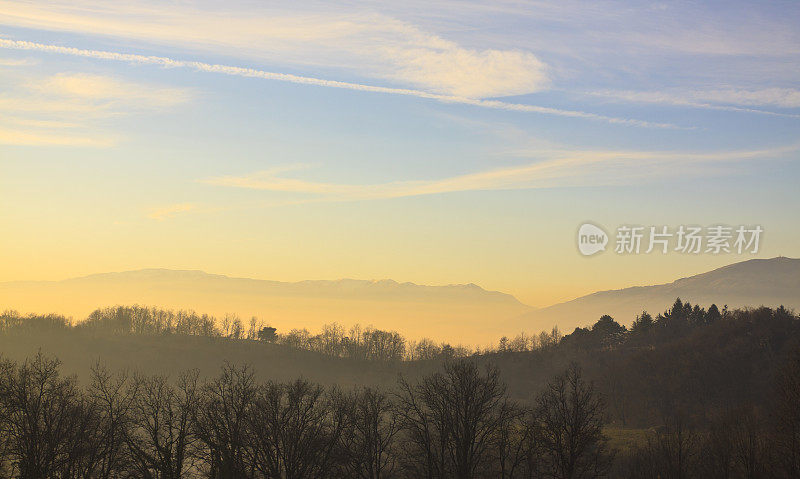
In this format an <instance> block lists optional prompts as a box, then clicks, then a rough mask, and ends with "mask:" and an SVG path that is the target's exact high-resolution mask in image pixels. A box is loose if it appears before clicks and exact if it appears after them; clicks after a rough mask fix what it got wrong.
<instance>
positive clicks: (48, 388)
mask: <svg viewBox="0 0 800 479" xmlns="http://www.w3.org/2000/svg"><path fill="white" fill-rule="evenodd" d="M59 366H60V362H59V361H58V360H57V359H48V358H46V357H44V356H43V355H42V354H41V353H39V354H38V355H37V356H36V357H35V358H34V359H33V360H28V361H25V363H23V364H22V365H21V366H16V365H8V364H6V365H4V366H3V368H2V374H3V378H2V380H0V388H1V389H0V398H2V401H3V410H4V411H5V412H6V415H5V418H4V419H5V427H4V429H5V431H4V432H5V438H6V441H7V449H6V451H7V454H8V458H9V459H10V461H11V462H12V466H13V468H14V469H15V471H14V476H15V477H19V478H21V479H39V478H46V477H74V476H77V475H78V473H79V464H80V462H81V459H82V455H83V453H84V450H83V448H82V447H80V445H81V444H83V442H82V441H84V440H85V438H86V436H87V435H88V433H89V431H88V421H87V409H88V408H87V407H86V403H85V401H84V400H83V398H82V396H81V393H80V390H79V389H78V388H77V386H76V384H75V379H74V378H71V377H70V378H62V377H61V376H60V374H59Z"/></svg>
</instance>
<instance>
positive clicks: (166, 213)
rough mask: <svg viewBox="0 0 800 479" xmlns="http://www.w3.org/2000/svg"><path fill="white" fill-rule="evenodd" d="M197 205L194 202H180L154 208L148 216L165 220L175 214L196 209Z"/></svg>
mask: <svg viewBox="0 0 800 479" xmlns="http://www.w3.org/2000/svg"><path fill="white" fill-rule="evenodd" d="M196 207H197V205H195V204H194V203H178V204H174V205H169V206H164V207H160V208H154V209H152V210H150V212H149V213H148V214H147V217H148V218H150V219H153V220H157V221H164V220H167V219H170V218H174V217H175V216H177V215H179V214H181V213H186V212H189V211H192V210H194V209H195V208H196Z"/></svg>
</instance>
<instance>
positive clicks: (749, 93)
mask: <svg viewBox="0 0 800 479" xmlns="http://www.w3.org/2000/svg"><path fill="white" fill-rule="evenodd" d="M589 94H590V95H593V96H599V97H603V98H608V99H612V100H621V101H625V102H634V103H656V104H665V105H675V106H688V107H694V108H708V109H714V110H728V111H743V112H748V113H759V114H765V115H777V116H786V117H792V118H800V115H798V114H793V113H786V112H779V111H778V112H776V111H770V110H763V109H758V108H770V107H772V108H800V90H797V89H794V88H764V89H755V90H746V89H736V88H725V89H713V90H664V91H629V90H600V91H595V92H589Z"/></svg>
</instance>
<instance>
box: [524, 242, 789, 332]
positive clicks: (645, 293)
mask: <svg viewBox="0 0 800 479" xmlns="http://www.w3.org/2000/svg"><path fill="white" fill-rule="evenodd" d="M678 297H679V298H681V300H683V301H689V302H691V303H692V304H700V305H702V306H706V307H707V306H709V305H711V304H712V303H715V304H717V305H718V306H719V307H720V309H721V308H722V306H723V305H728V306H729V307H730V308H735V307H744V306H751V307H757V306H762V305H764V306H773V307H774V306H779V305H784V306H786V307H787V308H793V309H800V259H795V258H784V257H778V258H771V259H752V260H749V261H743V262H740V263H734V264H731V265H728V266H724V267H722V268H718V269H715V270H713V271H709V272H707V273H702V274H698V275H695V276H690V277H688V278H681V279H678V280H676V281H673V282H672V283H667V284H658V285H652V286H635V287H631V288H624V289H618V290H611V291H599V292H596V293H592V294H589V295H587V296H582V297H580V298H577V299H573V300H571V301H567V302H564V303H559V304H555V305H553V306H548V307H546V308H542V309H538V310H534V311H531V312H528V313H525V314H523V315H521V316H520V317H518V318H515V319H514V320H512V321H511V322H510V323H509V327H512V328H513V327H514V326H516V327H517V328H519V327H520V326H524V329H525V330H526V331H530V330H534V331H535V330H545V329H550V328H552V327H553V325H558V326H559V328H561V330H562V332H570V331H572V330H573V329H574V328H576V327H578V326H580V327H583V326H587V325H590V324H592V323H594V322H595V321H597V319H598V318H599V317H600V316H601V315H603V314H610V315H611V316H612V317H614V318H615V319H616V320H617V321H619V322H620V323H621V324H626V325H627V324H630V323H631V322H633V320H634V318H635V317H636V315H637V314H640V313H641V312H642V311H643V310H646V311H648V312H650V313H651V314H652V315H654V316H655V315H656V314H657V313H660V312H662V311H664V309H665V308H666V307H667V306H669V305H671V304H672V303H673V302H674V301H675V298H678Z"/></svg>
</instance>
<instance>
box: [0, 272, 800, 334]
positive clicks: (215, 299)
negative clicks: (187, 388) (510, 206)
mask: <svg viewBox="0 0 800 479" xmlns="http://www.w3.org/2000/svg"><path fill="white" fill-rule="evenodd" d="M677 297H680V298H681V299H682V300H684V301H689V302H691V303H692V304H700V305H702V306H708V305H710V304H711V303H716V304H717V305H718V306H719V307H720V308H721V307H722V306H723V305H726V304H727V305H728V306H729V307H731V308H734V307H742V306H760V305H767V306H778V305H781V304H782V305H784V306H786V307H789V308H794V309H800V259H792V258H784V257H778V258H772V259H753V260H749V261H743V262H740V263H734V264H731V265H728V266H724V267H722V268H718V269H715V270H713V271H709V272H706V273H702V274H698V275H695V276H690V277H686V278H681V279H678V280H675V281H673V282H671V283H666V284H659V285H651V286H634V287H630V288H624V289H619V290H609V291H598V292H596V293H592V294H589V295H587V296H582V297H580V298H576V299H573V300H571V301H567V302H564V303H560V304H556V305H553V306H549V307H546V308H542V309H534V308H532V307H530V306H527V305H525V304H523V303H521V302H520V301H519V300H517V298H515V297H514V296H512V295H510V294H506V293H502V292H499V291H488V290H485V289H483V288H481V287H480V286H478V285H475V284H472V283H469V284H450V285H443V286H428V285H419V284H415V283H409V282H406V283H399V282H397V281H394V280H390V279H383V280H357V279H339V280H305V281H297V282H283V281H271V280H260V279H249V278H235V277H229V276H225V275H220V274H209V273H205V272H203V271H197V270H169V269H142V270H135V271H123V272H116V273H101V274H93V275H89V276H83V277H80V278H72V279H67V280H63V281H20V282H8V283H0V308H3V309H5V308H11V309H18V310H20V311H22V312H57V313H61V314H66V315H71V316H73V317H74V318H75V319H77V320H80V319H83V318H85V317H86V316H87V315H88V314H89V313H90V312H91V311H93V310H94V309H96V308H98V307H104V306H114V305H118V304H141V305H152V306H158V307H163V308H173V309H192V310H195V311H198V312H204V313H210V314H214V315H217V316H224V315H225V314H227V313H235V314H238V315H239V316H240V317H242V318H243V319H245V320H246V319H248V318H249V317H251V316H257V317H258V318H259V319H261V320H262V321H264V322H266V323H270V324H271V325H272V326H275V327H277V328H279V329H281V330H283V331H286V330H289V329H302V328H308V329H310V330H317V329H319V328H320V327H321V326H322V325H323V324H326V323H330V322H334V321H335V322H339V323H341V324H343V325H345V326H350V325H353V324H355V323H361V324H362V325H370V324H371V325H374V326H375V327H378V328H382V329H390V330H397V331H400V332H401V333H402V334H404V335H405V336H407V337H409V338H421V337H424V336H428V337H432V338H433V339H436V340H441V341H448V342H453V343H458V342H463V343H468V344H487V343H489V342H491V341H495V340H497V338H498V337H500V336H502V335H513V334H516V333H518V332H520V331H525V332H538V331H542V330H549V329H551V328H552V327H553V326H554V325H558V326H559V328H560V329H561V330H562V331H564V332H568V331H571V330H572V329H574V328H575V327H577V326H587V325H590V324H592V323H594V322H595V321H596V320H597V319H598V318H599V317H600V316H601V315H603V314H610V315H612V316H613V317H614V318H616V319H617V320H618V321H619V322H620V323H623V324H630V323H631V322H632V321H633V319H634V318H635V316H636V315H637V314H639V313H641V312H642V310H647V311H649V312H650V313H651V314H653V315H655V314H657V313H659V312H662V311H663V310H664V309H665V308H666V307H668V306H669V305H671V304H672V302H673V301H675V298H677Z"/></svg>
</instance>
